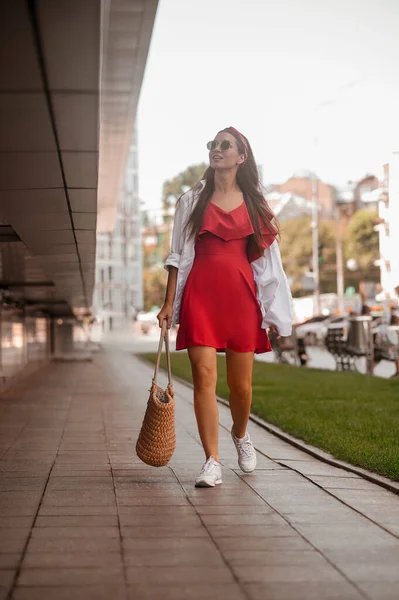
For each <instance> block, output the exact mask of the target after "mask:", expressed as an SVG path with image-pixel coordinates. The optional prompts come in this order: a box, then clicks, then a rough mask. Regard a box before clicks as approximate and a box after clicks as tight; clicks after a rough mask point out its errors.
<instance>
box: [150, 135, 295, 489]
mask: <svg viewBox="0 0 399 600" xmlns="http://www.w3.org/2000/svg"><path fill="white" fill-rule="evenodd" d="M208 149H209V161H210V166H209V168H208V169H207V171H206V173H205V175H204V181H201V182H200V183H199V184H197V185H196V186H195V188H193V189H192V190H189V191H188V192H186V193H185V194H183V196H181V198H180V199H179V201H178V203H177V208H176V214H175V220H174V227H173V234H172V248H171V250H172V252H171V254H170V255H169V256H168V258H167V260H166V262H165V268H166V269H167V270H168V271H169V276H168V284H167V289H166V297H165V303H164V305H163V307H162V309H161V311H160V312H159V314H158V320H159V325H160V326H161V325H162V323H163V321H164V320H165V319H166V320H167V325H168V328H170V327H171V325H172V322H174V323H179V324H180V327H179V331H178V335H177V339H176V350H182V349H184V348H187V349H188V355H189V358H190V362H191V368H192V375H193V383H194V410H195V415H196V418H197V424H198V431H199V435H200V438H201V442H202V445H203V448H204V451H205V458H206V462H205V464H204V466H203V468H202V470H201V473H200V474H199V476H198V477H197V479H196V481H195V485H196V486H197V487H213V486H215V485H216V484H219V483H222V470H221V465H220V462H219V455H218V409H217V403H216V381H217V361H216V352H217V351H219V352H220V351H223V352H225V353H226V366H227V383H228V386H229V390H230V397H229V401H230V410H231V415H232V418H233V427H232V430H231V434H232V438H233V441H234V444H235V446H236V449H237V453H238V464H239V466H240V468H241V469H242V470H243V471H244V472H246V473H250V472H252V471H253V470H254V469H255V466H256V452H255V449H254V447H253V445H252V442H251V439H250V437H249V434H248V433H247V424H248V419H249V414H250V408H251V400H252V387H251V386H252V368H253V361H254V353H261V352H269V351H270V350H271V346H270V342H269V339H268V336H267V333H266V329H267V328H269V327H270V328H271V329H272V330H273V331H275V332H276V333H278V334H279V335H283V336H287V335H290V333H291V321H292V310H291V307H292V299H291V293H290V290H289V286H288V283H287V279H286V277H285V274H284V271H283V269H282V265H281V258H280V252H279V248H278V243H277V241H276V236H277V234H278V226H277V224H276V222H275V219H274V215H273V213H272V211H271V210H270V208H269V206H268V204H267V202H266V200H265V199H264V197H263V195H262V193H261V191H260V184H259V177H258V171H257V168H256V163H255V159H254V156H253V153H252V150H251V147H250V145H249V142H248V140H247V138H246V137H245V136H244V135H242V134H241V133H240V132H239V131H237V130H236V129H234V127H227V128H226V129H223V130H222V131H220V132H219V133H218V134H217V136H216V138H215V139H214V140H213V141H211V142H209V143H208Z"/></svg>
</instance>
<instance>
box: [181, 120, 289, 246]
mask: <svg viewBox="0 0 399 600" xmlns="http://www.w3.org/2000/svg"><path fill="white" fill-rule="evenodd" d="M222 131H225V132H226V133H229V134H230V135H232V136H233V137H234V138H235V140H236V142H237V148H238V152H239V154H246V155H247V158H246V161H245V162H244V163H243V164H241V165H240V166H239V167H238V170H237V176H236V180H237V184H238V187H239V188H240V190H241V191H242V193H243V196H244V201H245V204H246V205H247V209H248V214H249V218H250V219H251V223H252V227H253V229H254V233H253V234H252V235H251V236H250V239H249V242H248V251H249V252H253V253H255V254H258V253H259V254H260V253H262V252H263V250H262V233H261V229H262V226H265V227H266V228H267V229H268V231H270V233H272V234H273V235H275V236H277V235H278V234H279V232H280V228H279V224H278V222H277V219H276V216H275V214H274V213H273V211H272V209H271V208H270V206H269V205H268V203H267V201H266V199H265V197H264V196H263V194H262V191H261V186H260V182H259V174H258V169H257V167H256V163H255V158H254V155H253V152H252V148H251V146H250V144H249V142H248V140H247V138H246V137H244V136H243V137H244V139H245V141H246V143H247V148H245V147H244V144H243V141H242V139H241V138H240V135H239V134H238V132H236V130H235V129H232V128H230V127H226V129H222ZM203 179H205V186H204V187H203V189H202V191H201V193H200V196H199V198H198V202H197V204H196V205H195V207H194V210H193V211H192V213H191V215H190V217H189V219H188V222H187V230H188V234H189V237H194V238H196V237H197V235H198V233H199V232H200V229H201V226H202V222H203V220H204V215H205V211H206V209H207V207H208V204H209V202H210V199H211V197H212V194H213V193H214V191H215V170H214V169H212V167H208V169H207V170H206V171H205V173H204V176H203Z"/></svg>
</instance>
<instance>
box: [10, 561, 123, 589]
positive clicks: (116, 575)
mask: <svg viewBox="0 0 399 600" xmlns="http://www.w3.org/2000/svg"><path fill="white" fill-rule="evenodd" d="M112 581H114V582H115V583H120V582H121V581H123V569H122V566H120V567H117V566H113V567H107V566H105V565H102V566H101V568H91V569H89V568H87V569H79V568H62V567H61V568H52V569H44V568H43V569H42V568H40V569H28V568H22V571H21V573H20V576H19V578H18V585H19V586H21V587H22V586H48V585H50V586H76V585H98V584H99V583H105V584H106V583H110V582H112Z"/></svg>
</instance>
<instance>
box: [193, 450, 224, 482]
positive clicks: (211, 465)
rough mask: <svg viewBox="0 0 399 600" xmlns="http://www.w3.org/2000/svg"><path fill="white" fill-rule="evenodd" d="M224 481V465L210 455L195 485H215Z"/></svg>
mask: <svg viewBox="0 0 399 600" xmlns="http://www.w3.org/2000/svg"><path fill="white" fill-rule="evenodd" d="M218 483H222V466H221V464H220V463H218V462H216V460H215V459H214V458H213V456H210V457H209V458H208V460H207V461H206V463H205V464H204V466H203V467H202V469H201V473H200V474H199V475H198V477H197V479H196V480H195V487H215V485H217V484H218Z"/></svg>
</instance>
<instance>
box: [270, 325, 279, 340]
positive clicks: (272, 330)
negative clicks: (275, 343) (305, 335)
mask: <svg viewBox="0 0 399 600" xmlns="http://www.w3.org/2000/svg"><path fill="white" fill-rule="evenodd" d="M269 334H274V335H275V336H276V337H277V339H279V338H280V337H281V335H280V334H279V332H278V331H277V327H276V326H275V325H271V326H270V327H269Z"/></svg>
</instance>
